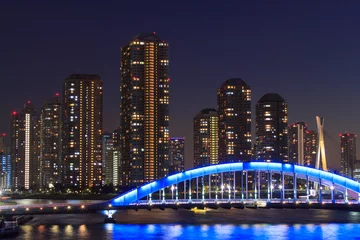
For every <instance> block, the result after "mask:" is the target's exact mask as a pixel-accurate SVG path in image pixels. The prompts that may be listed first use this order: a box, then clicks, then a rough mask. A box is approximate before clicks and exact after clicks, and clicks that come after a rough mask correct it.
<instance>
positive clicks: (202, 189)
mask: <svg viewBox="0 0 360 240" xmlns="http://www.w3.org/2000/svg"><path fill="white" fill-rule="evenodd" d="M201 195H202V196H201V197H202V201H205V179H204V176H202V178H201Z"/></svg>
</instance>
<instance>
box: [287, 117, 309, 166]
mask: <svg viewBox="0 0 360 240" xmlns="http://www.w3.org/2000/svg"><path fill="white" fill-rule="evenodd" d="M306 130H307V125H306V124H305V123H303V122H297V123H294V124H292V125H290V127H289V135H288V138H289V162H290V163H296V164H299V165H304V163H305V134H306Z"/></svg>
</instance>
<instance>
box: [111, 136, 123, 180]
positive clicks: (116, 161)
mask: <svg viewBox="0 0 360 240" xmlns="http://www.w3.org/2000/svg"><path fill="white" fill-rule="evenodd" d="M112 138H113V177H112V178H113V184H114V185H115V186H116V185H121V186H122V183H121V182H120V180H121V179H122V178H121V176H120V171H119V170H120V165H121V164H120V161H121V153H120V129H116V130H115V131H114V132H113V137H112Z"/></svg>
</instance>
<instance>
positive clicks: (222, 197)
mask: <svg viewBox="0 0 360 240" xmlns="http://www.w3.org/2000/svg"><path fill="white" fill-rule="evenodd" d="M221 200H224V174H223V173H221Z"/></svg>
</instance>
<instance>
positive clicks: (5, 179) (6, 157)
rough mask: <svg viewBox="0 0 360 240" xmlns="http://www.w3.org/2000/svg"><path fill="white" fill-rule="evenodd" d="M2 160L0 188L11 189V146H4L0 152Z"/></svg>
mask: <svg viewBox="0 0 360 240" xmlns="http://www.w3.org/2000/svg"><path fill="white" fill-rule="evenodd" d="M0 160H1V169H0V174H1V179H0V188H1V189H10V188H11V155H10V148H9V147H4V148H3V150H2V152H1V153H0Z"/></svg>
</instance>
